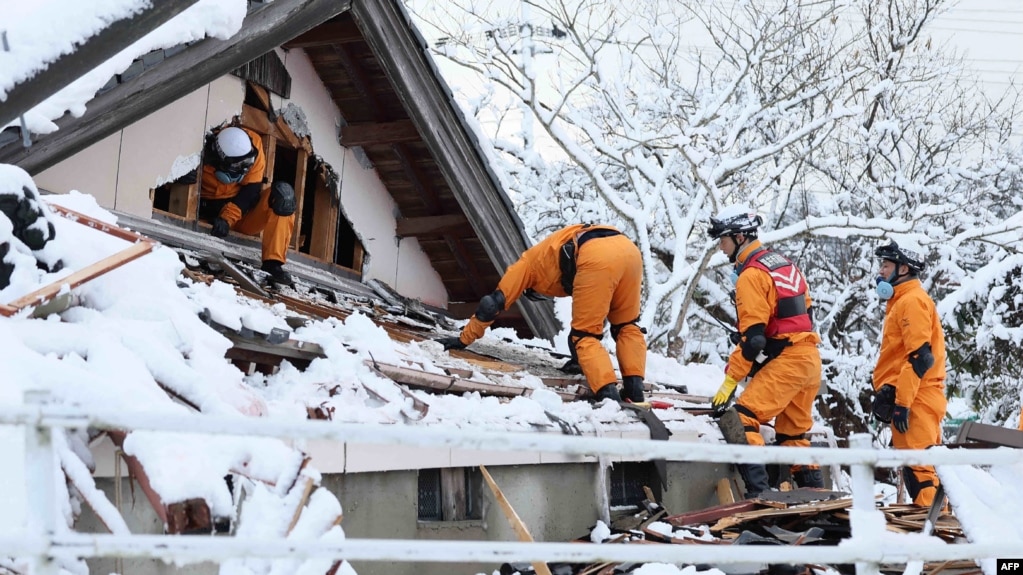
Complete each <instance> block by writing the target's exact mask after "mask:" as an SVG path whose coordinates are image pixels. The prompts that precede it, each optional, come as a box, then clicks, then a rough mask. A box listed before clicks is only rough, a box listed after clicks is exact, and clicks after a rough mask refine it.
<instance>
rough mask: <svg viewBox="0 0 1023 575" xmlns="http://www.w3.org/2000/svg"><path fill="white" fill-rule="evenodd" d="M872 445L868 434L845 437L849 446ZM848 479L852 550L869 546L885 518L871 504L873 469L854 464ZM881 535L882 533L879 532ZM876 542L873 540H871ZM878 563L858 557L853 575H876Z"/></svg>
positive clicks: (872, 499)
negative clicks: (850, 499)
mask: <svg viewBox="0 0 1023 575" xmlns="http://www.w3.org/2000/svg"><path fill="white" fill-rule="evenodd" d="M872 444H873V440H872V439H871V437H870V435H868V434H866V433H855V434H853V435H851V436H850V437H849V446H850V447H852V448H855V449H867V448H870V447H871V446H872ZM849 475H850V476H851V478H852V496H853V508H852V510H851V511H850V513H849V526H850V527H851V528H852V538H851V541H850V544H851V545H852V546H855V547H864V546H866V547H868V548H869V547H870V546H871V545H869V544H867V543H866V542H867V541H868V540H869V539H871V538H872V537H871V536H876V535H877V534H878V533H877V529H878V528H879V527H880V529H882V530H883V529H885V525H884V523H885V519H884V516H881V517H880V519H879V518H878V516H879V515H881V512H880V511H878V510H877V507H876V506H875V504H874V467H873V466H872V465H870V464H869V463H855V464H853V465H851V466H850V468H849ZM882 532H883V531H882ZM874 538H875V539H876V537H874ZM879 572H880V571H879V569H878V562H876V561H868V560H866V559H865V558H861V559H860V560H859V561H857V562H856V575H878V573H879Z"/></svg>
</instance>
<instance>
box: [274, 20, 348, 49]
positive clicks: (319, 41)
mask: <svg viewBox="0 0 1023 575" xmlns="http://www.w3.org/2000/svg"><path fill="white" fill-rule="evenodd" d="M361 41H362V32H360V31H359V27H358V26H356V25H355V22H354V21H353V20H352V19H351V18H341V19H337V20H331V21H330V22H325V23H323V24H320V25H319V26H317V27H315V28H313V29H312V30H309V31H308V32H306V33H304V34H301V35H299V36H298V37H296V38H294V39H293V40H289V41H287V42H285V43H284V46H283V47H284V48H285V49H289V50H290V49H291V48H315V47H317V46H329V45H331V44H348V43H351V42H361Z"/></svg>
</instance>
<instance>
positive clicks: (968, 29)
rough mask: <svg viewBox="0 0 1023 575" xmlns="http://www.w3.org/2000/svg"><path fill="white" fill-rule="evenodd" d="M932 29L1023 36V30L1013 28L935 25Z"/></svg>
mask: <svg viewBox="0 0 1023 575" xmlns="http://www.w3.org/2000/svg"><path fill="white" fill-rule="evenodd" d="M931 30H947V31H949V32H977V33H978V34H1007V35H1009V36H1023V32H1018V31H1013V30H977V29H975V28H943V27H941V26H934V27H932V28H931Z"/></svg>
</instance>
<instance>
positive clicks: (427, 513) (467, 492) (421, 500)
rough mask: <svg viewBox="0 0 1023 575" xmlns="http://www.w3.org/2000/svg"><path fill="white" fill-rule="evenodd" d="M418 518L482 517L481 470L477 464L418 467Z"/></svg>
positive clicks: (453, 518) (421, 519) (427, 519)
mask: <svg viewBox="0 0 1023 575" xmlns="http://www.w3.org/2000/svg"><path fill="white" fill-rule="evenodd" d="M418 483H419V485H418V489H417V493H418V510H419V511H418V518H419V520H420V521H465V520H472V519H482V518H483V501H482V493H483V474H482V473H480V469H479V467H454V468H448V469H420V470H419V478H418Z"/></svg>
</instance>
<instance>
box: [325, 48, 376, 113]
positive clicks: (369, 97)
mask: <svg viewBox="0 0 1023 575" xmlns="http://www.w3.org/2000/svg"><path fill="white" fill-rule="evenodd" d="M331 47H332V48H333V49H334V54H335V55H337V57H338V60H340V61H341V66H342V67H343V68H344V69H345V72H347V73H348V78H349V79H350V80H351V81H352V86H353V87H354V88H355V91H356V92H358V93H359V95H360V96H362V100H363V103H364V104H365V105H366V106H368V107H369V109H370V110H371V111H372V114H373V119H374V120H383V119H384V117H383V113H382V112H381V108H380V103H379V102H378V100H377V98H376V95H375V94H374V93H373V88H372V83H371V82H370V81H369V78H367V77H366V72H365V70H363V69H362V66H359V64H358V62H356V61H355V58H354V57H352V54H351V52H350V50H349V49H348V46H347V45H345V44H332V45H331Z"/></svg>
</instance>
